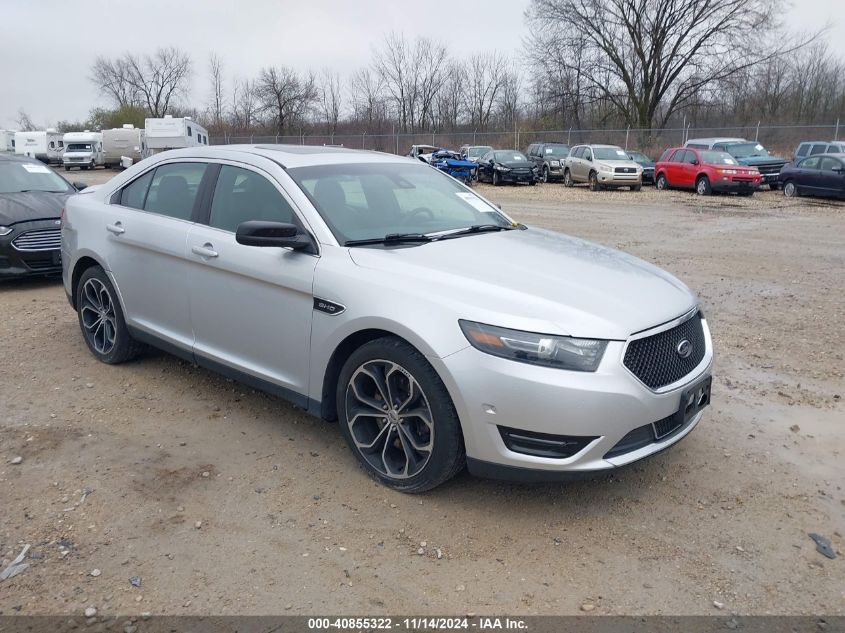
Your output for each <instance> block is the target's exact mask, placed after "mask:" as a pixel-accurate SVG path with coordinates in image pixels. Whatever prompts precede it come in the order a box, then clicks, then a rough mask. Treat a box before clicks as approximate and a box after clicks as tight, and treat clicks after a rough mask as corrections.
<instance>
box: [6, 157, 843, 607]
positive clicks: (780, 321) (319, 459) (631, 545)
mask: <svg viewBox="0 0 845 633" xmlns="http://www.w3.org/2000/svg"><path fill="white" fill-rule="evenodd" d="M107 176H108V174H106V173H105V172H102V171H100V172H95V173H93V174H88V173H84V174H81V175H80V176H78V177H77V175H76V174H75V173H74V174H72V177H73V179H75V180H81V179H100V180H102V179H103V178H105V177H107ZM479 190H480V191H483V193H484V195H487V196H489V197H490V198H491V199H492V200H494V201H497V202H499V203H501V205H502V207H503V208H504V209H505V210H506V211H507V212H509V213H511V214H512V215H513V216H514V217H516V218H518V219H519V220H521V221H523V222H525V223H527V224H531V225H538V226H545V227H549V228H552V229H559V230H562V231H566V232H569V233H572V234H575V235H578V236H582V237H585V238H589V239H592V240H595V241H598V242H601V243H603V244H608V245H611V246H615V247H619V248H621V249H624V250H626V251H629V252H632V253H634V254H635V255H638V256H640V257H642V258H644V259H647V260H649V261H652V262H654V263H656V264H658V265H660V266H662V267H664V268H666V269H668V270H670V271H671V272H673V273H675V274H676V275H678V276H679V277H680V278H681V279H683V280H685V281H686V282H687V283H688V284H689V285H690V286H691V287H693V288H694V289H695V290H696V291H697V292H698V293H699V294H700V296H701V299H702V302H703V306H704V310H705V313H706V314H707V317H708V319H709V321H710V326H711V328H712V331H713V335H714V339H715V345H716V352H717V362H716V367H715V375H716V378H715V383H714V394H713V406H712V407H711V408H710V410H709V411H708V412H707V414H706V416H705V419H704V421H703V422H702V423H701V425H700V426H699V428H698V429H697V430H696V431H695V432H694V433H692V434H691V436H690V437H689V438H688V439H686V440H685V441H684V442H682V443H681V444H679V445H678V446H677V447H675V448H674V450H671V451H669V452H667V453H664V454H662V455H660V456H657V457H655V458H653V459H651V460H648V461H646V462H644V463H641V464H639V465H637V466H635V467H633V468H631V469H628V470H625V471H622V472H619V473H618V474H616V475H615V476H613V477H612V478H609V479H604V480H599V481H590V482H579V483H573V484H565V485H543V486H523V485H512V484H504V483H498V482H491V481H483V480H478V479H473V478H470V477H469V476H467V475H461V476H459V477H458V478H457V479H456V480H455V481H454V482H452V483H450V484H448V485H445V486H443V487H442V488H440V489H438V490H435V491H434V492H432V493H429V494H427V495H424V496H405V495H402V494H398V493H393V492H390V491H388V490H386V489H384V488H382V487H380V486H378V485H376V484H375V483H373V482H372V481H371V480H369V479H368V478H367V477H366V476H365V475H364V473H363V472H362V471H361V470H359V469H358V467H357V466H356V465H355V462H354V459H353V457H352V455H351V453H350V452H349V451H348V450H347V449H346V448H345V446H344V444H343V441H342V439H341V437H340V434H339V432H338V430H337V429H336V427H334V426H327V425H326V424H325V423H323V422H320V421H319V420H315V419H312V418H309V417H308V416H306V415H305V414H304V413H303V412H301V411H298V410H296V409H294V408H293V407H291V406H290V405H288V404H286V403H284V402H282V401H279V400H277V399H274V398H272V397H269V396H266V395H264V394H261V393H256V392H254V391H252V390H250V389H247V388H244V387H242V386H240V385H238V384H237V383H233V382H231V381H227V380H226V379H224V378H220V377H218V376H216V375H214V374H212V373H209V372H207V371H204V370H201V369H198V368H196V367H192V366H191V365H190V364H186V363H184V362H181V361H179V360H176V359H175V358H173V357H170V356H167V355H165V354H162V353H157V352H150V353H149V354H147V355H146V356H145V357H144V358H143V359H141V360H139V361H137V362H133V363H130V364H127V365H123V366H120V367H109V366H106V365H103V364H100V363H98V362H96V361H95V360H94V359H93V358H92V357H91V355H90V354H89V353H88V351H87V349H86V348H85V345H84V343H83V341H82V338H81V337H80V335H79V332H78V327H77V323H76V318H75V315H74V313H73V312H72V311H71V309H70V307H69V306H68V304H67V302H66V300H65V297H64V293H63V291H62V288H61V285H60V284H59V283H57V282H55V281H26V282H19V283H18V282H16V283H9V284H6V285H3V286H0V322H2V323H3V349H2V357H0V403H2V407H0V462H1V464H0V504H1V505H0V516H2V521H0V558H2V561H0V563H2V564H0V569H2V568H3V567H5V565H6V564H8V563H9V562H10V561H11V560H12V559H13V558H14V557H15V556H16V555H17V554H18V552H19V551H20V550H21V548H22V546H23V544H26V543H29V544H31V545H32V548H31V549H30V551H29V560H28V562H29V563H30V567H29V568H28V569H26V570H25V571H24V572H23V573H22V574H20V575H18V576H16V577H15V578H13V579H11V580H6V581H2V582H0V612H2V613H6V614H9V613H22V614H31V613H44V614H47V613H50V614H59V613H77V614H79V613H81V612H82V611H83V610H84V609H85V608H86V607H89V606H95V607H97V608H98V609H99V610H100V613H123V614H126V613H140V612H152V613H164V614H209V613H214V614H229V613H250V614H277V613H291V614H293V613H297V614H306V613H308V614H311V613H325V612H330V613H358V614H386V613H393V614H395V613H451V614H460V613H466V612H474V613H491V612H495V613H508V612H511V613H520V614H532V613H540V614H547V613H579V612H582V610H583V611H590V612H592V613H594V614H632V613H633V614H717V613H720V611H719V610H718V609H719V606H718V605H724V606H723V608H724V611H723V612H722V613H727V612H734V613H741V614H768V613H775V614H811V613H827V614H843V613H845V558H844V557H843V555H842V550H843V549H845V538H843V534H845V491H843V489H842V486H843V485H845V458H843V453H845V439H844V438H845V434H843V431H845V405H843V403H842V397H843V395H845V377H844V376H843V371H845V363H844V362H843V353H845V333H843V328H842V323H843V319H845V309H843V308H844V307H845V299H844V298H843V292H842V284H843V280H845V277H843V271H844V270H845V237H843V236H845V205H843V204H836V203H822V202H818V201H812V200H798V201H788V200H786V199H785V198H784V197H783V196H782V195H780V194H776V193H769V192H763V193H760V194H758V195H756V196H755V197H754V198H753V199H751V200H745V199H738V198H733V197H713V198H698V197H696V196H694V195H692V194H686V193H680V192H672V193H658V192H655V191H653V190H650V189H647V190H644V191H643V192H641V193H639V194H637V193H628V192H623V191H620V192H604V193H597V194H593V193H590V192H588V191H586V190H583V189H576V190H568V189H564V188H563V187H562V186H560V185H556V184H550V185H544V186H538V187H532V188H527V187H523V188H516V187H507V188H495V189H494V188H492V187H487V186H481V187H479ZM505 265H506V264H505ZM643 301H648V298H647V297H643ZM16 456H20V457H22V458H23V460H22V463H20V464H17V465H13V464H12V463H11V462H12V460H13V458H14V457H16ZM808 532H817V533H820V534H823V535H825V536H827V537H829V538H830V539H831V540H832V542H833V547H834V549H835V550H838V556H837V558H836V559H835V560H829V559H827V558H824V557H823V556H822V555H821V554H819V553H817V552H816V550H815V546H814V544H813V542H812V541H811V540H810V539H809V538H808V536H807V533H808ZM420 548H422V552H423V553H422V554H419V553H418V551H419V550H420ZM94 570H99V571H98V572H94ZM133 576H137V577H138V578H139V579H140V586H139V587H133V586H132V585H131V584H130V582H129V578H130V577H133ZM587 605H592V607H591V606H587Z"/></svg>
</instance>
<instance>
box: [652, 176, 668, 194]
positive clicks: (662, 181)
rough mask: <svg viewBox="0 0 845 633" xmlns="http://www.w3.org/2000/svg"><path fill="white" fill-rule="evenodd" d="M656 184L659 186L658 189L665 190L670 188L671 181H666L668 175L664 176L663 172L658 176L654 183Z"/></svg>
mask: <svg viewBox="0 0 845 633" xmlns="http://www.w3.org/2000/svg"><path fill="white" fill-rule="evenodd" d="M654 185H655V186H656V187H657V190H658V191H665V190H666V189H668V188H669V183H668V182H666V176H664V175H663V174H660V175H659V176H658V177H657V181H656V182H655V183H654Z"/></svg>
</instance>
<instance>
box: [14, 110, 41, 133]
mask: <svg viewBox="0 0 845 633" xmlns="http://www.w3.org/2000/svg"><path fill="white" fill-rule="evenodd" d="M16 123H17V125H18V129H19V130H20V131H21V132H32V131H33V130H37V129H38V126H36V125H35V123H33V122H32V119H31V118H30V116H29V113H28V112H27V111H26V110H24V109H23V108H20V109H19V110H18V118H17V119H16Z"/></svg>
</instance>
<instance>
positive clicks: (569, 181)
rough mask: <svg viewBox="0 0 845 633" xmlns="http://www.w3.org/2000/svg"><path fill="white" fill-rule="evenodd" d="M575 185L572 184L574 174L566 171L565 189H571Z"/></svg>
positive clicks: (564, 177) (564, 175)
mask: <svg viewBox="0 0 845 633" xmlns="http://www.w3.org/2000/svg"><path fill="white" fill-rule="evenodd" d="M574 184H575V183H573V182H572V174H571V173H569V170H568V169H567V170H565V171H564V172H563V186H564V187H571V186H572V185H574Z"/></svg>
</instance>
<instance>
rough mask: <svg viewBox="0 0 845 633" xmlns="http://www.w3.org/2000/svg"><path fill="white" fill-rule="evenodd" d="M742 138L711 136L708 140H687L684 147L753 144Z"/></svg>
mask: <svg viewBox="0 0 845 633" xmlns="http://www.w3.org/2000/svg"><path fill="white" fill-rule="evenodd" d="M754 142H755V141H749V140H746V139H744V138H736V137H732V136H713V137H710V138H690V139H687V142H686V145H689V144H690V143H711V144H712V143H754Z"/></svg>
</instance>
